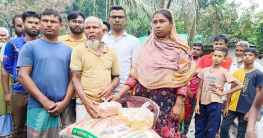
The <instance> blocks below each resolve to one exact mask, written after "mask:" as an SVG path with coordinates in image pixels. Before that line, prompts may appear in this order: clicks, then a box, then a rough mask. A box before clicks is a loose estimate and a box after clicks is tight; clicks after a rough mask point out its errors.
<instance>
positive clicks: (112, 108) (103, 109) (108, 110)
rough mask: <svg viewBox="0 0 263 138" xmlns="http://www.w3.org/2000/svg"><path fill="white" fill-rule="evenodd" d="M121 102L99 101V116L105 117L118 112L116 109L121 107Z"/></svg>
mask: <svg viewBox="0 0 263 138" xmlns="http://www.w3.org/2000/svg"><path fill="white" fill-rule="evenodd" d="M121 107H122V106H121V104H120V103H118V102H115V101H110V102H107V101H106V100H105V101H104V102H103V103H100V104H99V105H98V107H97V109H98V111H99V113H100V117H102V118H106V117H110V116H113V115H117V114H118V110H119V109H120V108H121Z"/></svg>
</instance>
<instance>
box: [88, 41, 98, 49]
mask: <svg viewBox="0 0 263 138" xmlns="http://www.w3.org/2000/svg"><path fill="white" fill-rule="evenodd" d="M87 44H88V46H89V47H90V48H92V49H93V50H98V48H99V46H100V40H98V39H96V40H87Z"/></svg>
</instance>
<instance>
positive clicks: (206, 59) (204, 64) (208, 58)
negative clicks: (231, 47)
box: [197, 53, 232, 70]
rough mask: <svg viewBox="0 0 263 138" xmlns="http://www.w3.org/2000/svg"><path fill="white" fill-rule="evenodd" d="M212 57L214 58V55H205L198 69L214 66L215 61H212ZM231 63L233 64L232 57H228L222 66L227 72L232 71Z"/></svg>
mask: <svg viewBox="0 0 263 138" xmlns="http://www.w3.org/2000/svg"><path fill="white" fill-rule="evenodd" d="M212 56H213V53H211V54H208V55H204V56H202V58H201V60H200V62H199V64H198V66H197V68H201V69H202V68H205V67H210V66H212V65H213V60H212ZM231 63H232V59H231V57H229V56H227V57H226V61H224V62H223V63H222V64H221V66H222V67H223V68H225V69H227V70H229V69H230V66H231Z"/></svg>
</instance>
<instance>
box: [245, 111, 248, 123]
mask: <svg viewBox="0 0 263 138" xmlns="http://www.w3.org/2000/svg"><path fill="white" fill-rule="evenodd" d="M248 115H249V112H247V113H246V114H245V116H244V120H245V121H248Z"/></svg>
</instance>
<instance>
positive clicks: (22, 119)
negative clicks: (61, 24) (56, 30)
mask: <svg viewBox="0 0 263 138" xmlns="http://www.w3.org/2000/svg"><path fill="white" fill-rule="evenodd" d="M21 16H22V20H23V23H24V29H25V35H24V36H22V37H19V38H15V39H11V40H9V41H8V42H7V44H6V48H5V52H4V58H3V65H4V69H5V70H6V71H8V72H9V73H10V74H12V75H13V82H12V94H11V101H10V106H11V116H12V121H13V132H12V137H13V138H18V137H19V138H23V137H26V134H25V132H24V126H25V123H26V117H27V103H28V97H29V95H28V93H27V92H26V91H25V90H24V88H23V87H22V85H21V83H19V81H18V68H17V60H18V55H19V52H20V50H21V49H22V47H23V46H24V44H25V43H26V42H28V41H32V40H35V39H37V38H38V35H39V32H40V15H39V14H38V13H36V12H34V11H26V12H24V13H23V14H22V15H21Z"/></svg>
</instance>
